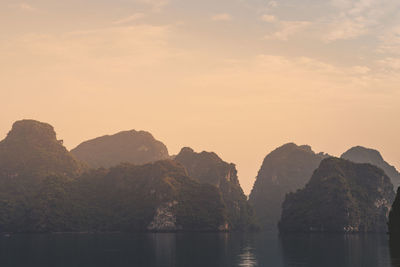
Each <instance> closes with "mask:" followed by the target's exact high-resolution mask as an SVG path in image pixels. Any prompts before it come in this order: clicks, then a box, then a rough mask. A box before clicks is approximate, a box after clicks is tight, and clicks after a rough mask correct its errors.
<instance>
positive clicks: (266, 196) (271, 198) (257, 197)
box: [249, 143, 328, 229]
mask: <svg viewBox="0 0 400 267" xmlns="http://www.w3.org/2000/svg"><path fill="white" fill-rule="evenodd" d="M327 156H328V155H326V154H323V153H319V154H316V153H314V152H313V151H312V149H311V147H309V146H297V145H296V144H293V143H289V144H285V145H283V146H281V147H279V148H277V149H275V150H274V151H272V152H271V153H270V154H268V155H267V156H266V157H265V159H264V162H263V164H262V166H261V169H260V170H259V172H258V175H257V178H256V182H255V183H254V187H253V189H252V191H251V194H250V198H249V201H250V203H251V204H252V205H253V207H254V210H255V213H256V215H257V218H258V219H259V221H260V223H261V225H262V227H263V228H264V229H276V227H277V224H278V221H279V218H280V216H281V207H282V202H283V200H284V198H285V195H286V194H287V193H289V192H294V191H296V190H297V189H300V188H302V187H304V185H305V184H306V183H307V182H308V181H309V179H310V177H311V175H312V173H313V171H314V170H315V169H316V168H317V167H318V165H319V164H320V162H321V160H322V159H324V158H326V157H327Z"/></svg>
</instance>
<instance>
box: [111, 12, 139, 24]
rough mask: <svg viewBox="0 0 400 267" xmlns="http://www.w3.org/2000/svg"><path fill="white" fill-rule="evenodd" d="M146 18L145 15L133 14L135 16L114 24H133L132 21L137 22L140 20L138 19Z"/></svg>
mask: <svg viewBox="0 0 400 267" xmlns="http://www.w3.org/2000/svg"><path fill="white" fill-rule="evenodd" d="M144 17H145V14H143V13H136V14H133V15H131V16H129V17H126V18H122V19H119V20H116V21H114V22H113V24H115V25H120V24H125V23H129V22H132V21H135V20H138V19H142V18H144Z"/></svg>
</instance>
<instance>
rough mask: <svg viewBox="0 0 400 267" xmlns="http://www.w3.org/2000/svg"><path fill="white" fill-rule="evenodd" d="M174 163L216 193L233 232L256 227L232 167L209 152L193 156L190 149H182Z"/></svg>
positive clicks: (193, 153) (251, 210)
mask: <svg viewBox="0 0 400 267" xmlns="http://www.w3.org/2000/svg"><path fill="white" fill-rule="evenodd" d="M175 160H176V161H177V162H179V163H181V164H182V165H183V166H184V167H185V169H186V170H187V172H188V174H189V176H190V177H192V178H194V179H195V180H197V181H198V182H200V183H202V184H210V185H212V186H215V187H216V188H217V189H218V190H219V191H220V193H221V195H222V199H223V202H224V204H225V206H226V208H227V216H228V221H229V225H230V227H231V228H232V229H233V230H248V229H253V228H256V224H255V220H254V214H253V209H252V208H251V206H250V205H249V204H248V202H247V198H246V196H245V195H244V193H243V190H242V188H241V186H240V183H239V179H238V176H237V170H236V167H235V165H234V164H232V163H227V162H225V161H223V160H222V159H221V158H220V157H219V156H218V155H217V154H215V153H213V152H205V151H203V152H201V153H196V152H194V151H193V149H191V148H183V149H182V150H181V152H180V153H179V154H178V155H177V156H176V157H175Z"/></svg>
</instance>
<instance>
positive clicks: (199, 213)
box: [0, 160, 227, 232]
mask: <svg viewBox="0 0 400 267" xmlns="http://www.w3.org/2000/svg"><path fill="white" fill-rule="evenodd" d="M6 189H7V191H4V190H6ZM6 189H5V188H3V187H2V188H0V232H60V231H72V232H82V231H88V232H110V231H111V232H113V231H120V232H131V231H221V227H222V226H224V225H225V224H226V221H227V219H226V210H225V206H224V204H223V201H222V198H221V195H220V193H219V191H218V190H217V189H216V188H215V187H214V186H211V185H205V184H200V183H198V182H197V181H195V180H193V179H191V178H189V177H188V176H187V173H186V171H185V169H184V168H183V167H182V166H181V165H180V164H178V163H176V162H174V161H169V160H167V161H158V162H155V163H151V164H146V165H142V166H136V165H130V164H122V165H119V166H116V167H113V168H111V169H97V170H91V171H89V172H86V173H84V174H83V175H82V176H80V177H79V179H65V177H57V176H53V177H47V178H46V179H43V180H42V181H40V183H39V184H38V185H37V186H35V187H34V188H30V191H29V193H27V191H26V190H23V191H20V192H18V194H16V192H15V190H14V189H15V184H13V185H11V186H10V187H8V188H6ZM16 196H17V197H16Z"/></svg>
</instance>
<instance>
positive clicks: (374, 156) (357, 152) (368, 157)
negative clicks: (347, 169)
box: [341, 146, 400, 188]
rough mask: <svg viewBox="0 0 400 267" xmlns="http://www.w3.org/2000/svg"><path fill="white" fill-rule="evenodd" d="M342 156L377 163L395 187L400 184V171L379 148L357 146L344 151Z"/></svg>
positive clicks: (358, 161)
mask: <svg viewBox="0 0 400 267" xmlns="http://www.w3.org/2000/svg"><path fill="white" fill-rule="evenodd" d="M341 158H343V159H347V160H350V161H353V162H356V163H369V164H372V165H375V166H377V167H379V168H381V169H382V170H383V171H384V172H385V173H386V175H387V176H389V177H390V179H391V181H392V183H393V185H394V187H395V188H397V187H399V186H400V173H399V172H398V171H397V170H396V168H395V167H394V166H392V165H390V164H389V163H387V162H386V161H385V160H384V159H383V157H382V155H381V153H380V152H379V151H377V150H374V149H370V148H365V147H362V146H356V147H353V148H351V149H349V150H348V151H346V152H345V153H343V155H342V156H341Z"/></svg>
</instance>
